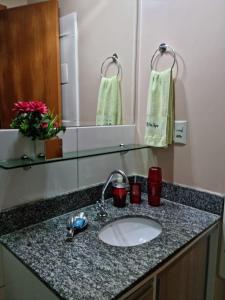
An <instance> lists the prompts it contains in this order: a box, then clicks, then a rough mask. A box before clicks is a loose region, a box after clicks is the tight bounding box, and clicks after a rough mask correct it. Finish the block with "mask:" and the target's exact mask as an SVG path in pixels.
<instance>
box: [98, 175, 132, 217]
mask: <svg viewBox="0 0 225 300" xmlns="http://www.w3.org/2000/svg"><path fill="white" fill-rule="evenodd" d="M116 174H120V175H121V176H122V178H123V182H124V183H126V184H127V185H129V180H128V177H127V175H126V174H125V173H124V172H123V171H122V170H115V171H113V172H111V173H110V175H109V177H108V178H107V180H106V182H105V184H104V186H103V189H102V196H101V201H98V202H97V209H98V216H99V217H106V216H107V215H108V213H107V211H106V209H105V191H106V189H107V187H108V185H109V183H110V182H111V181H112V179H113V177H114V175H116Z"/></svg>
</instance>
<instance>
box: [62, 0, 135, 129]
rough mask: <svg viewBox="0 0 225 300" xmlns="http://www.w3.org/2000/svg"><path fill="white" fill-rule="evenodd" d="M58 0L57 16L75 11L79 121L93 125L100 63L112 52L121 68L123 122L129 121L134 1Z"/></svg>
mask: <svg viewBox="0 0 225 300" xmlns="http://www.w3.org/2000/svg"><path fill="white" fill-rule="evenodd" d="M59 3H60V12H61V15H65V14H69V13H71V12H74V11H76V12H77V13H78V33H79V86H80V117H81V124H83V125H85V124H92V125H93V124H94V125H95V117H96V108H97V97H98V89H99V83H100V68H101V64H102V62H103V61H104V59H105V58H106V57H108V56H111V55H112V54H113V53H114V52H116V53H117V54H118V56H119V60H120V62H121V65H122V68H123V79H122V95H123V112H124V118H123V119H124V123H125V124H131V123H133V122H134V117H133V116H134V105H133V103H134V89H135V58H136V52H135V51H136V22H137V0H123V1H121V0H62V1H59ZM114 72H115V71H114Z"/></svg>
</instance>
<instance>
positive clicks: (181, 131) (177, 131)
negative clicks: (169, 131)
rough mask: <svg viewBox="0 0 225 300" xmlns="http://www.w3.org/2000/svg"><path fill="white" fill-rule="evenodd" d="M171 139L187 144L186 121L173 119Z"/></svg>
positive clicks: (177, 142)
mask: <svg viewBox="0 0 225 300" xmlns="http://www.w3.org/2000/svg"><path fill="white" fill-rule="evenodd" d="M173 139H174V143H176V144H183V145H186V144H187V121H175V123H174V138H173Z"/></svg>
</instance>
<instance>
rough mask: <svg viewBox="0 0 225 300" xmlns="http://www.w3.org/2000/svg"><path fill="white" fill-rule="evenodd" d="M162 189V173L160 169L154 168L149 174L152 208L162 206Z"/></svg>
mask: <svg viewBox="0 0 225 300" xmlns="http://www.w3.org/2000/svg"><path fill="white" fill-rule="evenodd" d="M161 189H162V171H161V168H159V167H152V168H150V169H149V172H148V204H149V205H152V206H159V205H160V196H161Z"/></svg>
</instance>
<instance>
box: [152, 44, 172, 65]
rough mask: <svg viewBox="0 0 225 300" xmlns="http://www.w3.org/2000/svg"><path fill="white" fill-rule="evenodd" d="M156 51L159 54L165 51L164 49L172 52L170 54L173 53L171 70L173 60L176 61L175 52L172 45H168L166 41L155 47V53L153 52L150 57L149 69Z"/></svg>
mask: <svg viewBox="0 0 225 300" xmlns="http://www.w3.org/2000/svg"><path fill="white" fill-rule="evenodd" d="M158 51H159V52H160V54H161V55H163V53H165V52H166V51H169V52H172V54H173V64H172V66H171V70H172V69H173V67H174V65H175V62H176V54H175V51H174V49H173V48H172V47H170V46H169V45H167V44H166V43H161V44H160V45H159V47H158V49H156V51H155V53H154V54H153V56H152V59H151V70H153V61H154V59H155V56H156V54H157V52H158Z"/></svg>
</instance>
